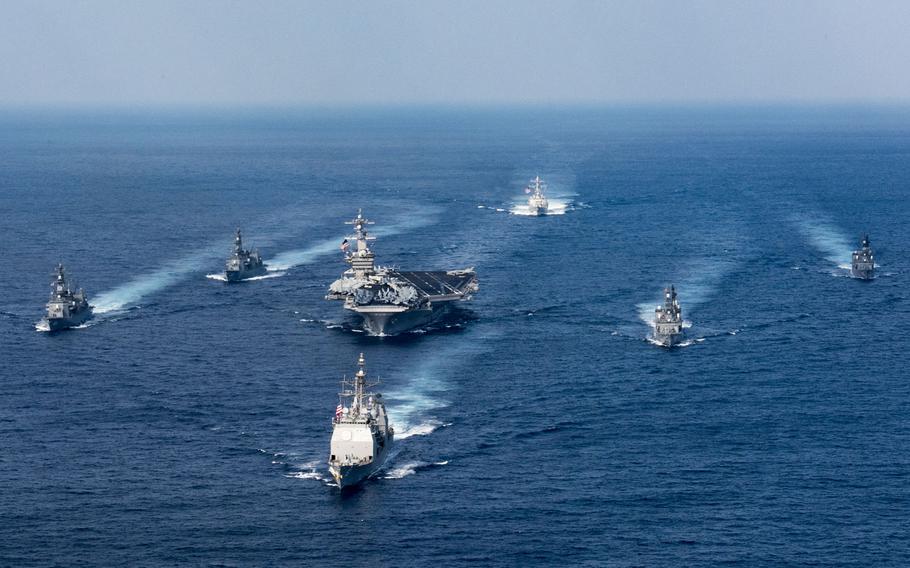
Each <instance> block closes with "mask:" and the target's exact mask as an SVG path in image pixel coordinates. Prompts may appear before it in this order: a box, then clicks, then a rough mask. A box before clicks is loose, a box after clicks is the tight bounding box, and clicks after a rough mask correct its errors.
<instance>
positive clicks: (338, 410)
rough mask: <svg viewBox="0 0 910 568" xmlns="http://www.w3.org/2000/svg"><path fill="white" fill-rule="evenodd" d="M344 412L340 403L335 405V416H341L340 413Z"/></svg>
mask: <svg viewBox="0 0 910 568" xmlns="http://www.w3.org/2000/svg"><path fill="white" fill-rule="evenodd" d="M343 413H344V407H343V406H341V405H340V404H339V405H338V406H336V407H335V418H341V415H342V414H343Z"/></svg>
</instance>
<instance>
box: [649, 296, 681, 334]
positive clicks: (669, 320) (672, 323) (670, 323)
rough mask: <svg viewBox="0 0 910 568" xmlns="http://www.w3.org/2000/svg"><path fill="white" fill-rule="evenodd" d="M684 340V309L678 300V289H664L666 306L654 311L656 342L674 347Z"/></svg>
mask: <svg viewBox="0 0 910 568" xmlns="http://www.w3.org/2000/svg"><path fill="white" fill-rule="evenodd" d="M682 340H683V319H682V309H681V308H680V307H679V301H678V300H677V299H676V288H675V287H673V286H672V285H671V286H670V287H669V288H664V305H662V306H658V307H657V309H655V310H654V341H656V342H657V343H659V344H661V345H662V346H664V347H673V346H674V345H678V344H679V343H680V342H682Z"/></svg>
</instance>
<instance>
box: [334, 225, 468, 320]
mask: <svg viewBox="0 0 910 568" xmlns="http://www.w3.org/2000/svg"><path fill="white" fill-rule="evenodd" d="M346 224H348V225H353V226H354V235H353V236H352V237H350V238H352V239H354V240H355V243H356V250H354V251H349V248H350V242H349V241H348V239H344V241H343V242H342V243H341V250H342V252H343V253H344V254H345V261H346V262H347V263H348V264H350V265H351V268H349V269H348V270H346V271H345V272H344V273H343V274H342V277H341V278H339V279H338V280H336V281H334V282H333V283H332V284H331V286H329V293H328V294H327V295H326V299H327V300H342V301H344V308H345V309H347V310H350V311H352V312H354V313H356V314H359V315H360V316H361V317H362V318H363V325H364V329H365V330H366V331H367V333H369V334H371V335H378V336H387V335H397V334H399V333H403V332H405V331H408V330H410V329H414V328H416V327H419V326H424V325H427V324H429V323H432V322H433V321H436V320H438V319H439V318H440V317H442V315H443V314H445V313H446V311H447V310H448V309H449V307H450V306H451V305H452V303H453V302H457V301H465V300H470V299H471V297H472V295H473V293H474V292H476V291H477V290H478V284H477V275H476V273H475V272H474V269H473V268H466V269H463V270H449V271H416V272H415V271H402V270H397V269H392V268H385V267H381V266H377V265H376V264H375V262H374V255H373V251H372V250H370V247H369V241H371V240H374V239H375V237H372V236H369V235H368V234H367V230H366V226H367V225H372V224H373V222H372V221H368V220H367V219H366V218H364V216H363V213H362V212H358V213H357V217H355V218H354V220H352V221H348V222H347V223H346Z"/></svg>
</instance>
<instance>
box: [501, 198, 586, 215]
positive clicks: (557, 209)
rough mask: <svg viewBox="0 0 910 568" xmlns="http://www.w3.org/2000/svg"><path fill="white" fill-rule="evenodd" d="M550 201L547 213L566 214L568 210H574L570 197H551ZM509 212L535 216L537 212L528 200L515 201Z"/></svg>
mask: <svg viewBox="0 0 910 568" xmlns="http://www.w3.org/2000/svg"><path fill="white" fill-rule="evenodd" d="M547 200H548V201H549V207H547V215H565V214H566V211H572V210H573V207H572V201H571V200H568V199H559V198H555V197H551V198H548V199H547ZM509 213H511V214H512V215H523V216H529V217H535V216H536V215H537V214H536V213H535V212H533V211H531V207H530V206H529V205H528V204H527V202H522V203H515V204H514V205H512V207H511V208H510V209H509Z"/></svg>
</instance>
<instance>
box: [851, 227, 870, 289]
mask: <svg viewBox="0 0 910 568" xmlns="http://www.w3.org/2000/svg"><path fill="white" fill-rule="evenodd" d="M860 246H861V247H862V248H860V249H859V250H855V251H853V263H852V264H851V265H850V273H851V274H853V277H854V278H859V279H861V280H872V279H873V278H874V277H875V255H874V254H873V253H872V247H871V246H870V245H869V235H863V241H862V244H861V245H860Z"/></svg>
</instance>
